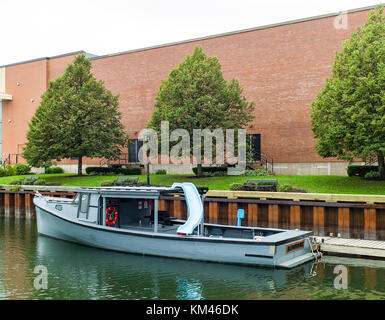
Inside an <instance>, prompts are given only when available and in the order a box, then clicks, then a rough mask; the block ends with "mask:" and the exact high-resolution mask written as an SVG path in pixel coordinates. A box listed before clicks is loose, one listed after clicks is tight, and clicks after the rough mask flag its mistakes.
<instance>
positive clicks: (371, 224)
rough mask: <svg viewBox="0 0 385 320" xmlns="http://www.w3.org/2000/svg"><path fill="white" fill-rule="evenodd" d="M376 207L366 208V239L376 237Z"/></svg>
mask: <svg viewBox="0 0 385 320" xmlns="http://www.w3.org/2000/svg"><path fill="white" fill-rule="evenodd" d="M376 220H377V217H376V209H372V208H368V209H364V233H365V238H366V239H372V238H375V235H376V228H377V226H376Z"/></svg>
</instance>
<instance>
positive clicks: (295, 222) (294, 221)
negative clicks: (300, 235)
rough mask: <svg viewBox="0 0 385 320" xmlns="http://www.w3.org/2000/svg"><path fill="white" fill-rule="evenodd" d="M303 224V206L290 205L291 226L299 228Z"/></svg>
mask: <svg viewBox="0 0 385 320" xmlns="http://www.w3.org/2000/svg"><path fill="white" fill-rule="evenodd" d="M300 226H301V207H300V206H298V205H294V206H290V228H291V229H299V228H300Z"/></svg>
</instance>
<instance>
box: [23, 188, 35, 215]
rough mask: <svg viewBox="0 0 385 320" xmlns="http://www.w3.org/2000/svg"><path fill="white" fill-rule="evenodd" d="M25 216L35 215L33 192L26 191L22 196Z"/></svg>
mask: <svg viewBox="0 0 385 320" xmlns="http://www.w3.org/2000/svg"><path fill="white" fill-rule="evenodd" d="M24 208H25V217H26V218H32V217H34V216H35V214H36V213H35V205H34V204H33V194H31V193H26V194H25V197H24Z"/></svg>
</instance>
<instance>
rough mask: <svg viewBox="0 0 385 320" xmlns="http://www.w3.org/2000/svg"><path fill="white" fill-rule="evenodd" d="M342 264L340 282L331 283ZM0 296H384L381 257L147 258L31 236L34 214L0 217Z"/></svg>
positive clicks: (320, 297) (267, 297) (383, 271)
mask: <svg viewBox="0 0 385 320" xmlns="http://www.w3.org/2000/svg"><path fill="white" fill-rule="evenodd" d="M341 266H342V268H345V269H344V270H345V271H346V272H347V273H346V274H347V283H346V287H347V288H346V289H343V288H342V289H336V286H335V283H337V287H341V284H343V282H341V281H342V280H341V281H340V278H338V279H336V277H337V276H341V275H342V274H339V272H340V271H338V270H341ZM336 267H337V268H336ZM337 269H338V270H337ZM336 270H337V271H336ZM45 271H47V278H46V279H47V282H46V283H44V282H43V281H42V279H43V278H42V276H43V273H44V272H45ZM35 272H36V273H35ZM334 272H336V273H334ZM338 284H339V285H338ZM0 299H173V300H175V299H177V300H185V299H189V300H195V299H199V300H201V299H220V300H222V299H226V300H227V299H228V300H238V299H242V300H255V299H300V300H309V299H310V300H319V299H382V300H383V299H385V262H381V261H371V260H360V259H347V258H333V257H325V258H323V259H322V260H321V262H319V263H318V264H314V263H308V264H306V265H303V266H300V267H297V268H295V269H293V270H273V269H266V268H256V267H242V266H232V265H224V264H216V263H204V262H193V261H184V260H175V259H166V258H156V257H147V256H139V255H130V254H123V253H114V252H108V251H104V250H99V249H94V248H89V247H85V246H81V245H77V244H73V243H69V242H64V241H61V240H56V239H51V238H48V237H45V236H38V234H37V230H36V220H29V219H15V218H5V217H0Z"/></svg>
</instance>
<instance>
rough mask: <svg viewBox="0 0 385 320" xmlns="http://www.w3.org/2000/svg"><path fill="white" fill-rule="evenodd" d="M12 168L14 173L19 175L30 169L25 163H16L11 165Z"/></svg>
mask: <svg viewBox="0 0 385 320" xmlns="http://www.w3.org/2000/svg"><path fill="white" fill-rule="evenodd" d="M13 169H14V170H15V173H16V175H18V176H21V175H23V174H27V173H28V172H29V171H30V170H31V167H30V166H29V165H27V164H22V163H17V164H15V165H14V166H13Z"/></svg>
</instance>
